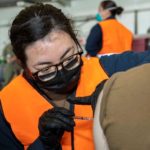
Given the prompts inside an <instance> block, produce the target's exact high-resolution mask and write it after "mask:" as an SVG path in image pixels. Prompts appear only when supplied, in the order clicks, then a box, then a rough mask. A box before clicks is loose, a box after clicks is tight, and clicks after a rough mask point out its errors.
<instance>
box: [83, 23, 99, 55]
mask: <svg viewBox="0 0 150 150" xmlns="http://www.w3.org/2000/svg"><path fill="white" fill-rule="evenodd" d="M101 48H102V29H101V27H100V26H99V25H98V24H96V25H95V26H94V27H93V28H92V29H91V31H90V34H89V36H88V38H87V41H86V46H85V49H86V51H87V53H88V54H89V55H91V56H96V55H97V53H98V52H99V51H100V49H101Z"/></svg>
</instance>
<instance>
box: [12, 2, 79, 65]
mask: <svg viewBox="0 0 150 150" xmlns="http://www.w3.org/2000/svg"><path fill="white" fill-rule="evenodd" d="M53 30H62V31H64V32H66V33H68V34H69V35H70V36H71V38H72V39H73V40H74V42H75V43H76V45H77V46H79V47H81V46H80V44H79V42H78V40H77V38H76V35H75V33H74V31H73V29H72V26H71V20H70V19H68V18H67V17H66V16H65V15H64V14H63V13H62V11H61V10H60V9H58V8H56V7H54V6H52V5H49V4H42V3H38V4H35V5H32V6H30V7H26V8H25V9H23V10H22V11H21V12H20V13H19V14H18V15H17V16H16V18H15V19H14V21H13V23H12V26H11V29H10V40H11V44H12V47H13V51H14V53H15V55H16V56H17V58H18V59H19V60H20V61H21V62H22V64H23V65H26V56H25V48H26V47H27V46H28V45H29V44H31V43H32V42H35V41H37V40H39V39H42V38H43V37H44V36H46V35H47V34H48V33H50V32H52V31H53Z"/></svg>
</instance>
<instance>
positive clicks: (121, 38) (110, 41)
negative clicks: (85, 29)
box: [99, 19, 133, 54]
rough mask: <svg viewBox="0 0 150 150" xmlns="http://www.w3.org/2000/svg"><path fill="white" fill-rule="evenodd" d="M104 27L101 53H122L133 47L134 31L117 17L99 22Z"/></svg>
mask: <svg viewBox="0 0 150 150" xmlns="http://www.w3.org/2000/svg"><path fill="white" fill-rule="evenodd" d="M99 25H100V27H101V29H102V40H103V41H102V42H103V43H102V49H101V50H100V51H99V54H108V53H122V52H124V51H128V50H131V49H132V39H133V35H132V33H131V32H130V31H129V30H128V29H127V28H126V27H125V26H123V25H122V24H121V23H119V22H118V21H117V20H116V19H108V20H104V21H101V22H99Z"/></svg>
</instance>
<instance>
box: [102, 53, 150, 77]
mask: <svg viewBox="0 0 150 150" xmlns="http://www.w3.org/2000/svg"><path fill="white" fill-rule="evenodd" d="M100 63H101V65H102V67H103V69H104V70H105V71H106V72H107V74H108V75H109V77H110V76H112V75H113V74H114V73H116V72H119V71H126V70H128V69H130V68H133V67H136V66H138V65H141V64H144V63H150V51H145V52H140V53H137V52H124V53H122V54H114V55H110V56H102V57H101V58H100Z"/></svg>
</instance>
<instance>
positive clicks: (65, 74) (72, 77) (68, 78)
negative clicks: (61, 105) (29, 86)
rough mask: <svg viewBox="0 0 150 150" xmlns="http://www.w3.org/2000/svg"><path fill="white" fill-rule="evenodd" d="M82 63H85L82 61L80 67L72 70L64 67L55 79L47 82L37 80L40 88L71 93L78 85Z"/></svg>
mask: <svg viewBox="0 0 150 150" xmlns="http://www.w3.org/2000/svg"><path fill="white" fill-rule="evenodd" d="M82 64H83V63H82V61H81V63H80V65H79V66H78V67H76V68H75V69H73V70H70V71H68V70H65V69H63V68H62V69H61V70H60V71H58V72H57V75H56V77H55V78H54V79H52V80H50V81H47V82H42V81H40V80H37V81H36V83H37V84H38V86H39V88H42V89H46V90H48V91H53V92H55V93H59V94H66V93H69V92H71V91H72V90H74V89H75V87H77V84H78V81H79V78H80V72H81V66H82Z"/></svg>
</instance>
